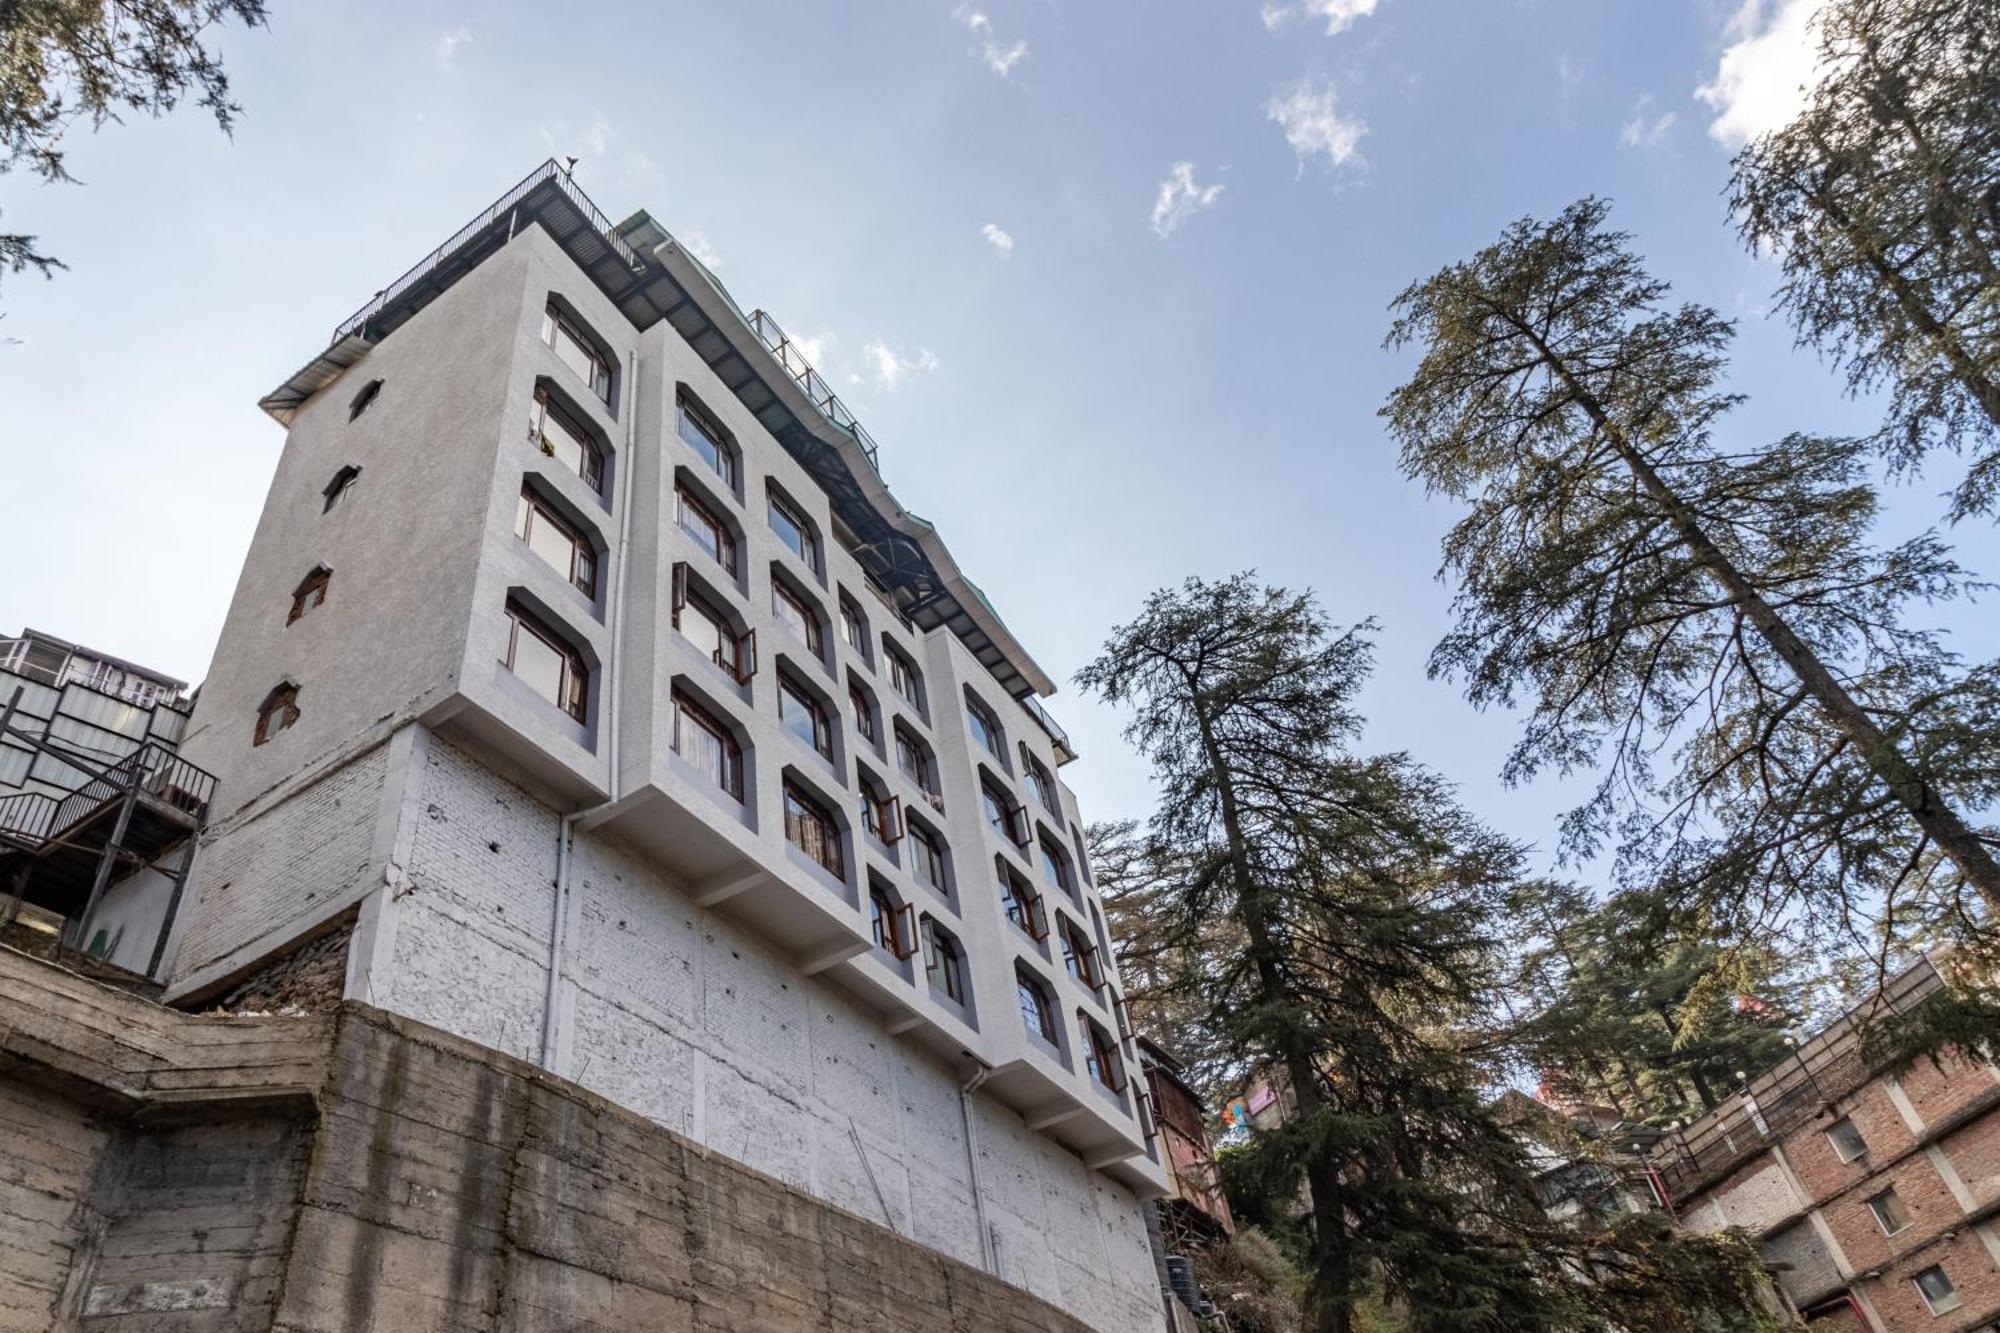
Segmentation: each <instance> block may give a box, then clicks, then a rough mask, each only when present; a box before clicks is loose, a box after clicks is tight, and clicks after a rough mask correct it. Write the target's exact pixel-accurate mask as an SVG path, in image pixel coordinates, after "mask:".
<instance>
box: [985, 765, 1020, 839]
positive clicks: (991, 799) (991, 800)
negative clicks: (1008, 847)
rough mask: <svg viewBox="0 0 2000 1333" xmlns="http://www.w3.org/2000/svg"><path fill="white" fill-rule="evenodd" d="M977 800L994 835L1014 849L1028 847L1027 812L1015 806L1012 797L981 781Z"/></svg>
mask: <svg viewBox="0 0 2000 1333" xmlns="http://www.w3.org/2000/svg"><path fill="white" fill-rule="evenodd" d="M979 800H980V803H981V804H982V805H984V806H985V808H986V822H987V823H989V824H991V825H992V826H993V829H994V831H995V832H996V833H998V834H999V835H1000V836H1001V837H1003V838H1005V839H1007V841H1009V842H1011V843H1013V844H1014V845H1015V846H1016V847H1026V846H1027V845H1028V812H1027V811H1025V810H1023V809H1022V808H1021V807H1020V806H1018V805H1015V804H1014V801H1013V798H1012V797H1010V796H1008V795H1007V794H1006V793H1005V792H1003V791H1001V790H1000V789H999V788H998V787H995V786H994V785H993V784H992V782H991V781H988V780H984V779H982V780H981V781H980V784H979Z"/></svg>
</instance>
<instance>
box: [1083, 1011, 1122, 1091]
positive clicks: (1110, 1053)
mask: <svg viewBox="0 0 2000 1333" xmlns="http://www.w3.org/2000/svg"><path fill="white" fill-rule="evenodd" d="M1077 1018H1078V1020H1079V1021H1080V1022H1082V1024H1083V1034H1084V1047H1085V1049H1084V1056H1083V1065H1084V1068H1085V1069H1087V1070H1089V1071H1090V1076H1091V1078H1093V1079H1095V1080H1096V1081H1097V1082H1099V1083H1101V1084H1103V1085H1104V1086H1105V1087H1107V1088H1109V1089H1111V1091H1113V1092H1123V1091H1124V1090H1125V1068H1124V1063H1123V1062H1122V1061H1120V1060H1119V1058H1118V1048H1117V1047H1116V1046H1114V1045H1113V1044H1112V1042H1111V1036H1110V1034H1109V1033H1107V1032H1106V1031H1105V1030H1104V1029H1103V1028H1101V1027H1099V1026H1097V1024H1095V1023H1093V1022H1091V1021H1090V1019H1089V1018H1088V1017H1086V1016H1085V1015H1082V1014H1078V1015H1077Z"/></svg>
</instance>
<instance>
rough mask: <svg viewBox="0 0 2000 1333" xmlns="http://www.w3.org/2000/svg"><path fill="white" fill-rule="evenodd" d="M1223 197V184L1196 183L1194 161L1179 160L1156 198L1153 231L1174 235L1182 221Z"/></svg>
mask: <svg viewBox="0 0 2000 1333" xmlns="http://www.w3.org/2000/svg"><path fill="white" fill-rule="evenodd" d="M1221 197H1222V185H1221V183H1220V182H1217V183H1216V184H1214V185H1196V184H1195V183H1194V163H1192V162H1176V163H1174V164H1173V166H1172V167H1170V168H1168V175H1167V178H1166V179H1165V180H1163V181H1161V182H1160V192H1159V194H1158V195H1156V196H1155V197H1154V199H1153V234H1154V235H1156V236H1171V235H1173V233H1174V230H1175V229H1176V228H1178V227H1179V226H1180V225H1181V223H1183V222H1186V221H1187V220H1188V219H1189V218H1191V217H1193V216H1194V215H1195V214H1196V213H1199V212H1200V211H1201V210H1202V209H1204V208H1207V207H1209V206H1210V205H1212V204H1213V203H1214V202H1215V201H1216V200H1217V199H1220V198H1221Z"/></svg>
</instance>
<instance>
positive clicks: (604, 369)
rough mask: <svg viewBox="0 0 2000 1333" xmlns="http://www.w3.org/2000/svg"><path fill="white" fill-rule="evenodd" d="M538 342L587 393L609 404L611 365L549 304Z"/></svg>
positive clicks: (565, 316) (562, 314)
mask: <svg viewBox="0 0 2000 1333" xmlns="http://www.w3.org/2000/svg"><path fill="white" fill-rule="evenodd" d="M542 341H543V342H545V343H547V344H548V345H549V346H550V347H552V348H554V349H555V354H556V360H558V361H560V362H562V363H563V364H564V365H566V366H568V367H569V368H570V369H571V370H573V371H575V372H576V373H577V375H578V377H579V378H581V379H582V380H583V382H584V383H585V384H588V385H589V386H590V391H591V392H592V393H594V394H596V395H597V396H598V397H599V398H602V399H603V400H604V401H605V402H607V403H608V402H610V401H611V364H610V362H609V361H607V360H606V359H605V357H604V354H603V353H602V352H600V351H598V350H597V344H596V342H595V341H593V340H592V339H591V338H590V337H589V336H588V335H586V334H585V333H584V332H583V330H582V329H580V328H578V327H577V325H576V322H575V321H574V320H572V319H571V318H570V317H569V316H568V315H566V314H564V313H563V312H562V311H560V310H558V309H556V308H555V307H554V306H553V305H551V306H549V307H548V308H547V309H545V310H543V311H542Z"/></svg>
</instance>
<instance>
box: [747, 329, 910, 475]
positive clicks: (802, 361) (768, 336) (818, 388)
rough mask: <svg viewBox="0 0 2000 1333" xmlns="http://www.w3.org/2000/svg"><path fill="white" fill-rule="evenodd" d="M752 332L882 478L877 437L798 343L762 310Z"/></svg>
mask: <svg viewBox="0 0 2000 1333" xmlns="http://www.w3.org/2000/svg"><path fill="white" fill-rule="evenodd" d="M750 331H751V332H752V333H755V334H756V335H757V341H758V342H761V343H763V344H764V347H765V350H767V351H768V352H770V354H771V355H772V356H773V357H775V358H777V362H778V364H779V365H781V366H783V367H784V368H785V373H786V374H787V375H790V376H791V377H792V378H793V379H794V380H796V381H798V385H799V388H801V389H803V390H805V395H806V397H808V398H810V399H812V404H813V406H814V407H817V408H818V409H819V411H820V415H821V416H823V417H825V418H826V419H827V420H828V421H831V422H832V423H833V424H834V425H836V426H838V427H839V428H840V429H841V430H843V431H845V432H846V433H847V434H848V435H850V436H852V437H853V438H854V442H855V443H856V444H858V445H860V446H861V452H862V455H863V456H864V457H866V458H867V459H868V466H869V467H871V468H873V469H874V470H875V475H876V476H878V477H879V476H881V475H882V464H881V462H880V461H879V460H878V459H877V457H876V450H875V437H874V436H872V435H870V434H869V433H868V432H867V430H866V429H865V428H864V427H863V426H862V424H861V423H860V421H858V420H856V419H855V416H854V413H852V412H851V411H849V410H848V408H847V404H846V403H843V402H841V401H840V395H839V394H837V393H835V392H834V391H833V386H832V385H830V384H828V383H827V382H826V380H825V379H823V378H822V377H821V376H820V373H819V372H818V371H817V370H814V369H813V366H812V362H810V361H808V360H806V358H805V355H804V354H803V353H802V352H800V351H799V347H798V344H797V343H795V342H793V341H792V340H791V339H790V338H788V337H786V336H785V331H784V330H783V329H781V328H779V327H778V321H777V320H775V319H772V318H771V316H770V315H768V314H766V313H765V312H764V311H762V310H753V311H752V312H751V313H750Z"/></svg>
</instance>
